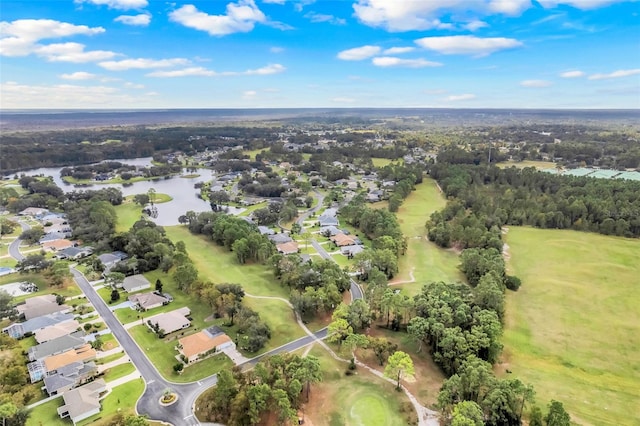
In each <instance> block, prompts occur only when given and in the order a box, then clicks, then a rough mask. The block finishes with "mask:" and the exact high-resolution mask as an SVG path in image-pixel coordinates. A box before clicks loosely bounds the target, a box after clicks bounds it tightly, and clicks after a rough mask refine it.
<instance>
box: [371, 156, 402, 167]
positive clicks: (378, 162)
mask: <svg viewBox="0 0 640 426" xmlns="http://www.w3.org/2000/svg"><path fill="white" fill-rule="evenodd" d="M371 161H372V162H373V166H374V167H384V166H388V165H389V164H392V163H396V162H397V160H391V159H389V158H372V159H371Z"/></svg>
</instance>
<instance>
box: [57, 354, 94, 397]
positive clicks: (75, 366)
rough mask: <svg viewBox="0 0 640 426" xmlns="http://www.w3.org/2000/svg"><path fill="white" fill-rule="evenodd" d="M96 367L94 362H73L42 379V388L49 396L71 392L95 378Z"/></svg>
mask: <svg viewBox="0 0 640 426" xmlns="http://www.w3.org/2000/svg"><path fill="white" fill-rule="evenodd" d="M97 373H98V367H97V366H96V363H95V362H87V363H84V362H73V363H71V364H69V365H65V366H64V367H61V368H59V369H58V370H57V372H56V373H55V374H53V375H51V376H48V377H45V378H44V388H45V390H46V391H47V393H48V394H49V396H53V395H58V394H61V393H63V392H66V391H68V390H71V389H73V388H75V387H77V386H79V385H81V384H83V383H86V382H87V381H88V380H90V379H92V378H93V377H95V375H96V374H97Z"/></svg>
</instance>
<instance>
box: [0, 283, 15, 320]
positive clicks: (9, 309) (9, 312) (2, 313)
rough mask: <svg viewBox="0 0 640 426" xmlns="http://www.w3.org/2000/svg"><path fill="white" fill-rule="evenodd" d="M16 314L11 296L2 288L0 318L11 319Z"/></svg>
mask: <svg viewBox="0 0 640 426" xmlns="http://www.w3.org/2000/svg"><path fill="white" fill-rule="evenodd" d="M17 315H18V311H16V308H15V306H14V305H13V296H11V295H10V294H9V293H7V292H6V291H4V290H0V319H2V318H9V319H13V318H15V317H16V316H17Z"/></svg>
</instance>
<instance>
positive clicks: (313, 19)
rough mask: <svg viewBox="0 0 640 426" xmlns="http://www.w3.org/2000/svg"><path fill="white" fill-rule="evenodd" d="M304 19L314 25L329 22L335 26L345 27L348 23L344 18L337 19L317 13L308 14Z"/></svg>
mask: <svg viewBox="0 0 640 426" xmlns="http://www.w3.org/2000/svg"><path fill="white" fill-rule="evenodd" d="M304 17H305V18H307V19H308V20H310V21H311V22H314V23H320V22H328V23H330V24H333V25H345V24H346V23H347V21H346V20H345V19H343V18H337V17H335V16H333V15H325V14H322V13H316V12H308V13H306V14H305V15H304Z"/></svg>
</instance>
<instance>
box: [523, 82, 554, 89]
mask: <svg viewBox="0 0 640 426" xmlns="http://www.w3.org/2000/svg"><path fill="white" fill-rule="evenodd" d="M552 84H553V83H551V82H550V81H547V80H524V81H521V82H520V86H522V87H549V86H551V85H552Z"/></svg>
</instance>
